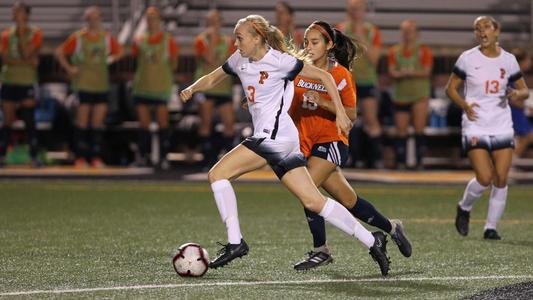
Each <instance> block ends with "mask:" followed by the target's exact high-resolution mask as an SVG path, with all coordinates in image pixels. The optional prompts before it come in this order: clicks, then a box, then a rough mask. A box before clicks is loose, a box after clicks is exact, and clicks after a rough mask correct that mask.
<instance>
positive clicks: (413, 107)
mask: <svg viewBox="0 0 533 300" xmlns="http://www.w3.org/2000/svg"><path fill="white" fill-rule="evenodd" d="M400 31H401V34H402V39H401V42H400V43H399V44H396V45H394V46H392V47H391V48H390V49H389V55H388V62H389V66H388V68H389V75H390V77H391V78H392V79H393V88H394V96H393V98H392V100H393V104H394V123H395V125H396V141H395V148H396V167H397V168H399V169H404V168H405V165H406V148H407V129H408V127H409V124H410V123H412V124H413V127H414V130H415V143H416V166H417V168H418V169H420V168H422V158H423V156H424V152H425V147H426V146H425V145H426V143H425V138H424V128H425V127H426V123H427V111H428V100H429V97H430V95H431V79H430V76H431V70H432V67H433V56H432V54H431V50H430V48H429V47H428V46H426V45H422V44H420V43H419V42H418V30H417V26H416V23H415V22H414V21H412V20H405V21H403V22H402V23H401V25H400Z"/></svg>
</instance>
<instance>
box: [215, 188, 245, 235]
mask: <svg viewBox="0 0 533 300" xmlns="http://www.w3.org/2000/svg"><path fill="white" fill-rule="evenodd" d="M211 189H212V190H213V194H214V195H215V202H216V203H217V207H218V212H219V213H220V218H222V222H224V224H226V230H227V232H228V243H230V244H240V243H241V239H242V235H241V228H240V226H239V214H238V212H237V198H236V197H235V192H234V191H233V188H232V187H231V183H230V182H229V181H228V180H226V179H222V180H217V181H215V182H213V183H212V184H211Z"/></svg>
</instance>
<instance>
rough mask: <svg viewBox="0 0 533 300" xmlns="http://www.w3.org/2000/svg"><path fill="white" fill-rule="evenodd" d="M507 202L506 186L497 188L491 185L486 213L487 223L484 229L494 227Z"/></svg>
mask: <svg viewBox="0 0 533 300" xmlns="http://www.w3.org/2000/svg"><path fill="white" fill-rule="evenodd" d="M506 202H507V186H505V187H502V188H498V187H495V186H494V185H493V186H492V191H491V192H490V199H489V213H488V214H487V223H485V229H496V226H497V225H498V222H500V219H501V218H502V214H503V211H504V210H505V203H506Z"/></svg>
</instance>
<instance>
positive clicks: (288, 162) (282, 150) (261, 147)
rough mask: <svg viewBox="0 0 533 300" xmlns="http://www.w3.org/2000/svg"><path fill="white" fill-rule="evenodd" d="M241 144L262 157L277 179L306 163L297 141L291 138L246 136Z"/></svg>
mask: <svg viewBox="0 0 533 300" xmlns="http://www.w3.org/2000/svg"><path fill="white" fill-rule="evenodd" d="M241 144H242V145H243V146H245V147H246V148H248V149H250V150H252V151H253V152H255V153H257V154H258V155H259V156H261V157H262V158H264V159H265V160H266V161H267V162H268V165H269V166H270V167H271V168H272V170H273V171H274V173H276V176H278V178H279V179H281V178H282V177H283V176H284V175H285V174H286V173H287V172H289V171H290V170H292V169H296V168H298V167H304V166H305V165H307V161H306V159H305V157H304V155H303V154H302V153H301V152H300V145H299V143H298V142H294V141H292V140H287V141H283V140H281V139H279V138H278V139H275V140H271V139H269V138H264V137H262V138H257V137H248V138H246V139H245V140H244V141H243V142H242V143H241Z"/></svg>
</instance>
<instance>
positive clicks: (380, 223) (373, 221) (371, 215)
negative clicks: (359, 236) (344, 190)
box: [349, 196, 392, 233]
mask: <svg viewBox="0 0 533 300" xmlns="http://www.w3.org/2000/svg"><path fill="white" fill-rule="evenodd" d="M349 211H350V212H351V213H352V215H353V216H354V217H356V218H358V219H359V220H361V221H363V222H365V223H367V224H369V225H372V226H374V227H377V228H379V229H381V230H383V231H385V232H387V233H390V232H391V230H392V225H391V223H390V221H389V219H387V218H385V217H384V216H383V215H382V214H381V213H380V212H379V211H377V209H376V208H375V207H374V206H373V205H372V203H370V202H368V201H366V200H365V199H363V198H361V196H357V201H356V202H355V205H354V207H352V208H350V209H349Z"/></svg>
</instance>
